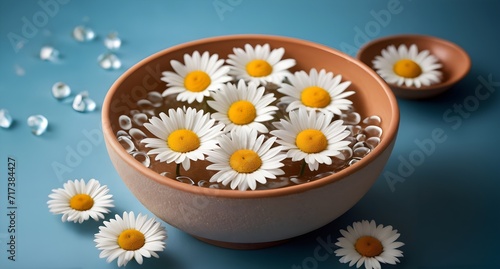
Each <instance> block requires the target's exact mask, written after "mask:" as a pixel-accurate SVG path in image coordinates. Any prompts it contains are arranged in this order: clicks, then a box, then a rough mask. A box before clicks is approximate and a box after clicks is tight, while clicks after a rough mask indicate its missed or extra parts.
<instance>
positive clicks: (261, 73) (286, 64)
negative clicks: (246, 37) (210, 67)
mask: <svg viewBox="0 0 500 269" xmlns="http://www.w3.org/2000/svg"><path fill="white" fill-rule="evenodd" d="M233 53H234V54H229V55H228V58H229V59H227V60H226V62H227V63H228V64H229V65H231V69H230V71H229V74H230V75H232V76H233V77H236V79H238V80H239V79H244V80H245V81H246V82H255V83H257V84H261V85H266V84H267V83H268V82H271V83H274V84H278V85H279V84H280V83H281V82H282V81H283V79H284V78H285V77H287V76H289V75H290V72H289V71H288V69H289V68H291V67H292V66H294V65H295V60H294V59H285V60H282V57H283V54H285V49H284V48H278V49H273V50H272V51H271V48H270V46H269V44H264V45H256V46H255V47H252V46H251V45H250V44H245V49H242V48H233Z"/></svg>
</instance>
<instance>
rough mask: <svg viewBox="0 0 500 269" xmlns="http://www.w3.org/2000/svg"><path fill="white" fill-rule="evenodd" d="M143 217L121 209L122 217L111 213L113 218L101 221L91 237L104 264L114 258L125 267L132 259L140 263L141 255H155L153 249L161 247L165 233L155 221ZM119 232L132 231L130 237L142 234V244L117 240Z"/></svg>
mask: <svg viewBox="0 0 500 269" xmlns="http://www.w3.org/2000/svg"><path fill="white" fill-rule="evenodd" d="M146 218H147V217H146V216H144V215H141V214H139V215H138V216H137V217H136V216H135V214H134V212H124V213H123V217H121V216H119V215H115V219H112V220H110V221H105V222H104V223H103V224H104V226H100V227H99V232H98V233H97V234H95V239H94V242H95V243H96V248H97V249H99V250H101V253H100V254H99V257H100V258H106V261H107V262H108V263H109V262H112V261H114V260H116V259H118V260H117V264H118V266H119V267H121V266H125V265H126V264H127V263H128V262H129V261H131V260H132V259H134V260H136V262H137V263H138V264H142V262H143V258H144V257H146V258H149V257H152V256H153V257H158V254H157V253H156V252H157V251H163V249H164V248H165V242H164V241H165V239H166V238H167V233H166V230H165V228H164V227H163V226H162V225H161V224H160V223H159V222H158V221H156V220H154V219H149V220H146ZM122 233H129V234H132V235H133V236H132V237H133V238H137V237H138V236H142V237H143V238H144V243H143V244H140V240H135V241H128V240H126V239H121V238H120V235H121V234H122ZM138 242H139V243H138ZM122 244H123V245H122Z"/></svg>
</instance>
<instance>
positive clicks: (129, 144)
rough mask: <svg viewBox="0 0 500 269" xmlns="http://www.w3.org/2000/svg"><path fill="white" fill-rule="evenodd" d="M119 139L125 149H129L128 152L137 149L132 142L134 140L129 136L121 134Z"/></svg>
mask: <svg viewBox="0 0 500 269" xmlns="http://www.w3.org/2000/svg"><path fill="white" fill-rule="evenodd" d="M117 140H118V142H120V144H121V145H122V147H123V148H124V149H125V151H127V153H131V152H132V151H134V150H135V145H134V142H132V140H130V138H129V137H127V136H119V137H118V139H117Z"/></svg>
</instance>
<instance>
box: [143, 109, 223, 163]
mask: <svg viewBox="0 0 500 269" xmlns="http://www.w3.org/2000/svg"><path fill="white" fill-rule="evenodd" d="M214 124H215V120H214V119H210V113H206V114H203V110H200V111H197V110H195V109H194V108H191V107H189V108H187V109H186V110H184V109H182V108H177V110H174V109H169V110H168V115H167V114H165V113H163V112H162V113H160V117H159V118H158V117H152V118H151V119H150V120H149V123H144V127H145V128H146V129H148V131H150V132H151V133H152V134H153V135H155V136H156V137H157V138H145V139H143V140H141V143H145V144H146V147H147V148H153V149H152V150H150V151H148V155H154V154H156V157H155V160H157V161H158V160H159V161H161V162H166V163H171V162H175V163H176V164H182V167H183V168H184V170H189V168H190V166H191V162H190V161H191V160H193V161H197V160H204V159H205V154H207V153H209V152H210V150H212V149H215V148H216V147H217V139H216V137H218V136H220V135H221V134H222V131H221V130H222V128H224V125H223V124H217V125H214Z"/></svg>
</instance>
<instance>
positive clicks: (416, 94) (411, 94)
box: [356, 35, 471, 99]
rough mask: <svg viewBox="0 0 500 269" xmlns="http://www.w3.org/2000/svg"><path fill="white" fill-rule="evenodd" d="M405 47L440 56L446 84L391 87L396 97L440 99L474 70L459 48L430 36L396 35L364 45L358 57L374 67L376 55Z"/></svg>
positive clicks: (466, 56) (443, 80) (443, 82)
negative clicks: (411, 46) (401, 46)
mask: <svg viewBox="0 0 500 269" xmlns="http://www.w3.org/2000/svg"><path fill="white" fill-rule="evenodd" d="M401 44H405V45H406V46H408V47H409V46H410V45H412V44H415V45H417V47H418V50H419V51H422V50H429V51H430V52H431V54H433V55H434V56H436V57H437V58H438V60H439V61H440V62H441V64H442V65H443V67H442V68H441V71H442V72H443V77H442V81H441V82H440V83H436V84H432V85H429V86H423V87H420V88H417V87H407V86H404V85H402V86H397V85H389V86H390V87H391V89H392V90H393V92H394V94H395V95H396V96H398V97H402V98H407V99H422V98H429V97H433V96H436V95H438V94H441V93H443V92H444V91H446V90H448V89H450V87H451V86H453V85H454V84H455V83H457V82H458V81H460V80H461V79H462V78H463V77H464V76H465V75H466V74H467V73H468V72H469V70H470V67H471V61H470V58H469V55H468V54H467V53H466V52H465V51H464V50H463V49H462V48H461V47H459V46H458V45H456V44H454V43H452V42H449V41H447V40H444V39H440V38H437V37H432V36H426V35H394V36H388V37H383V38H379V39H375V40H372V41H371V42H368V43H367V44H365V45H363V46H362V47H361V48H360V50H359V51H358V54H357V56H356V57H357V58H358V59H359V60H360V61H362V62H363V63H365V64H366V65H368V66H370V67H372V66H373V64H372V61H373V60H374V59H375V56H377V55H380V54H381V52H382V50H383V49H385V48H387V47H388V46H389V45H395V46H396V47H398V46H399V45H401Z"/></svg>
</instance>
